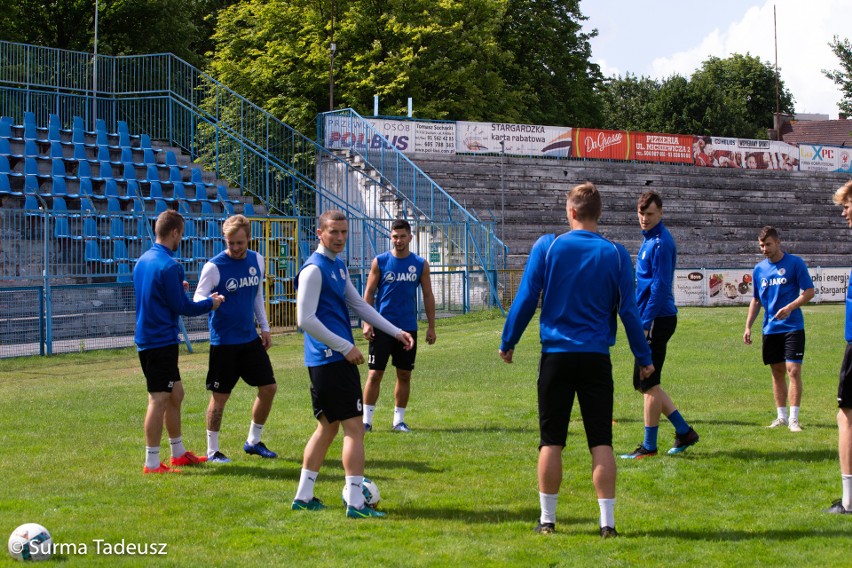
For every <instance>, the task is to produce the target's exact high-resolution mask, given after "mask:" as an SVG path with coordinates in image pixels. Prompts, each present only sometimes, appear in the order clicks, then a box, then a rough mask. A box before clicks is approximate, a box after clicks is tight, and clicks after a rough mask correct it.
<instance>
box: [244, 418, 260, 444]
mask: <svg viewBox="0 0 852 568" xmlns="http://www.w3.org/2000/svg"><path fill="white" fill-rule="evenodd" d="M262 430H263V424H255V422H254V421H253V420H252V423H251V427H250V428H249V433H248V438H246V442H248V443H249V444H251V445H252V446H253V445H255V444H257V443H258V442H260V432H261V431H262Z"/></svg>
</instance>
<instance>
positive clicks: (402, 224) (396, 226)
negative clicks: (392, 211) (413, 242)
mask: <svg viewBox="0 0 852 568" xmlns="http://www.w3.org/2000/svg"><path fill="white" fill-rule="evenodd" d="M401 229H405V230H406V231H408V232H409V233H411V224H410V223H409V222H408V221H406V220H405V219H397V220H396V221H394V222H393V223H392V224H391V231H399V230H401Z"/></svg>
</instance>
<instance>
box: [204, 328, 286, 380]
mask: <svg viewBox="0 0 852 568" xmlns="http://www.w3.org/2000/svg"><path fill="white" fill-rule="evenodd" d="M208 361H209V364H208V368H209V370H208V371H207V390H209V391H213V392H218V393H225V394H229V393H230V392H231V391H232V390H234V386H235V385H236V384H237V381H239V380H240V377H242V378H243V380H244V381H245V382H246V384H248V385H250V386H253V387H263V386H266V385H274V384H275V374H274V373H273V371H272V363H270V361H269V355H268V354H267V353H266V349H264V348H263V341H261V339H260V338H259V337H258V338H257V339H255V340H254V341H249V342H248V343H240V344H237V345H211V346H210V357H209V358H208Z"/></svg>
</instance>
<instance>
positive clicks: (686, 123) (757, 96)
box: [602, 54, 793, 139]
mask: <svg viewBox="0 0 852 568" xmlns="http://www.w3.org/2000/svg"><path fill="white" fill-rule="evenodd" d="M778 85H779V97H778V98H779V102H780V110H781V112H787V113H791V112H793V96H792V95H791V94H790V92H789V91H788V90H787V88H786V87H785V86H784V82H783V81H782V80H780V79H779V82H778ZM602 96H603V99H604V103H603V109H604V119H603V121H602V124H603V125H605V127H607V128H616V129H629V130H640V131H650V132H670V133H672V134H708V135H714V136H731V137H739V138H762V139H765V138H766V137H767V129H769V128H772V126H773V114H774V112H775V71H774V69H773V68H772V67H771V66H770V64H769V63H763V62H761V61H760V59H759V58H757V57H752V56H750V55H748V54H746V55H740V54H734V55H732V56H731V57H728V58H726V59H720V58H718V57H710V58H709V59H707V60H706V61H705V62H704V63H703V64H702V66H701V68H700V69H699V70H697V71H696V72H695V73H693V75H692V77H691V78H690V79H689V80H687V79H686V78H684V77H682V76H680V75H673V76H671V77H669V78H667V79H665V80H663V81H661V82H658V81H655V80H653V79H649V78H645V77H642V78H639V79H636V77H635V76H630V75H627V76H626V77H625V78H624V79H622V78H621V77H613V78H611V79H609V80H608V81H607V82H606V85H605V87H604V89H603V90H602Z"/></svg>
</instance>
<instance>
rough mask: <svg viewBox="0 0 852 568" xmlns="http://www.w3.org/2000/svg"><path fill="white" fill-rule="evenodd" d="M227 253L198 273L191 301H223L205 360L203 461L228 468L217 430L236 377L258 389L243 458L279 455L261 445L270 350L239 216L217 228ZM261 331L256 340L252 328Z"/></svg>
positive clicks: (246, 231) (255, 270)
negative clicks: (218, 297) (217, 297)
mask: <svg viewBox="0 0 852 568" xmlns="http://www.w3.org/2000/svg"><path fill="white" fill-rule="evenodd" d="M222 234H223V235H224V239H225V245H226V248H225V250H223V251H222V252H220V253H219V254H217V255H216V256H214V257H213V258H211V259H210V260H209V261H208V262H207V263H205V265H204V268H202V269H201V276H200V277H199V279H198V287H197V288H196V290H195V300H196V301H199V300H200V299H201V298H206V297H207V296H208V295H209V294H210V293H211V292H216V293H218V294H220V295H222V296H223V297H225V298H227V300H228V301H227V302H226V303H225V304H224V305H223V306H222V307H221V309H219V310H217V311H215V312H214V313H212V314H210V356H209V365H208V367H209V368H208V371H207V390H209V391H210V393H211V396H210V404H209V405H208V406H207V459H208V460H209V461H211V462H217V463H228V462H230V461H231V460H230V458H228V457H227V456H226V455H225V454H223V453H222V452H221V451H219V430H220V429H221V427H222V415H223V413H224V412H225V404H226V403H227V402H228V398H230V396H231V391H232V390H233V389H234V386H236V384H237V381H238V380H239V379H240V377H242V378H243V380H244V381H245V382H246V384H248V385H251V386H253V387H257V398H255V400H254V405H253V406H252V409H251V426H249V433H248V438H247V439H246V443H245V444H244V445H243V450H244V451H245V452H246V453H247V454H253V455H258V456H260V457H262V458H275V457H278V454H276V453H275V452H273V451H272V450H270V449H269V448H267V447H266V445H265V444H264V443H263V442H261V441H260V435H261V432H262V430H263V425H264V424H266V419H267V418H268V417H269V411H270V409H271V408H272V400H273V399H274V398H275V392H276V390H277V389H278V385H276V384H275V375H274V373H273V371H272V363H270V361H269V355H267V353H266V352H267V351H268V350H269V348H270V347H272V340H271V338H270V336H269V322H268V321H267V319H266V305H265V303H264V300H263V278H264V272H263V270H264V262H263V257H262V256H260V255H259V254H258V253H256V252H254V251H251V250H248V245H249V242H250V241H251V224H250V223H249V220H248V219H246V218H245V217H244V216H242V215H234V216H232V217H228V219H226V220H225V223H224V224H223V225H222ZM256 326H259V327H260V336H258V334H257V327H256Z"/></svg>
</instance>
